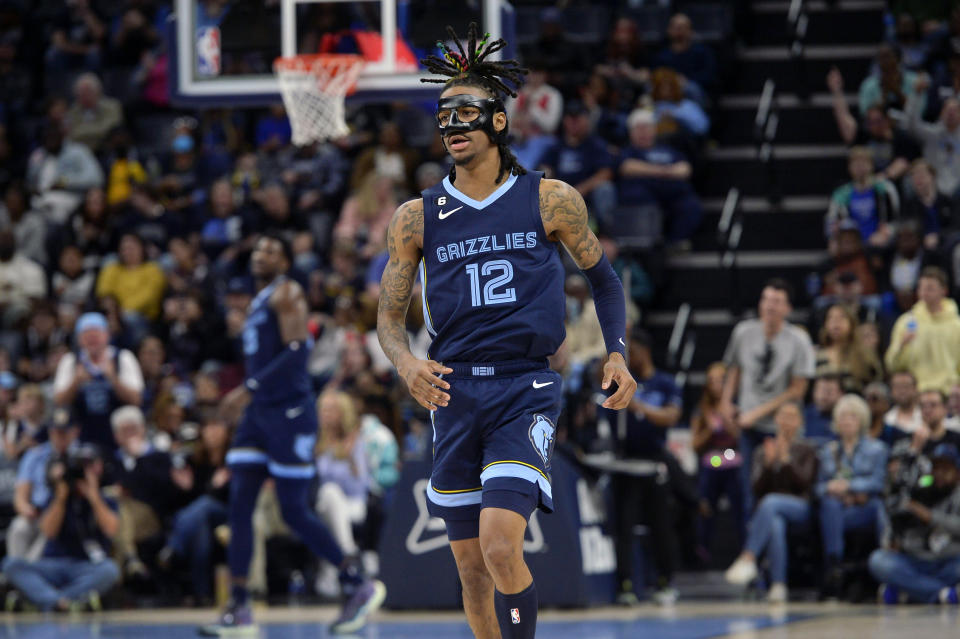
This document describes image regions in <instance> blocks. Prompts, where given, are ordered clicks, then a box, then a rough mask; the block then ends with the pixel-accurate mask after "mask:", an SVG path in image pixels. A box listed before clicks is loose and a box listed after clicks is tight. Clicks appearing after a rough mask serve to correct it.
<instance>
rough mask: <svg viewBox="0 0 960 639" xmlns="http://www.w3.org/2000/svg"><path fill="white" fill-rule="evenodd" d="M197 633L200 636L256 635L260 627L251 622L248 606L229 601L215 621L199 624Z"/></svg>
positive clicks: (251, 616)
mask: <svg viewBox="0 0 960 639" xmlns="http://www.w3.org/2000/svg"><path fill="white" fill-rule="evenodd" d="M197 633H198V634H199V635H200V636H202V637H256V636H259V634H260V628H258V627H257V624H255V623H253V615H252V614H251V612H250V606H248V605H243V606H237V605H235V604H233V603H232V602H231V603H229V604H227V609H226V610H224V611H223V614H221V615H220V620H219V621H218V622H217V623H213V624H210V625H209V626H201V627H200V628H198V629H197Z"/></svg>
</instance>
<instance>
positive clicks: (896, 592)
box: [877, 584, 906, 606]
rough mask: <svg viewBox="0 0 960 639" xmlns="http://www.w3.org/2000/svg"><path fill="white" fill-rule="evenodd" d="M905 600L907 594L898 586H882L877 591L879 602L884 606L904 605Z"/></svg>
mask: <svg viewBox="0 0 960 639" xmlns="http://www.w3.org/2000/svg"><path fill="white" fill-rule="evenodd" d="M905 600H906V593H901V592H900V589H899V588H897V587H896V586H891V585H890V584H880V588H878V589H877V602H879V603H882V604H884V605H887V606H896V605H897V604H901V603H904V601H905Z"/></svg>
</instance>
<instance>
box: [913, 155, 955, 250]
mask: <svg viewBox="0 0 960 639" xmlns="http://www.w3.org/2000/svg"><path fill="white" fill-rule="evenodd" d="M936 176H937V172H936V169H934V168H933V166H932V165H931V164H930V163H929V162H927V161H926V160H923V159H921V160H914V161H913V163H912V164H911V165H910V184H911V186H912V187H913V192H912V193H911V194H910V195H908V196H907V198H906V199H905V200H904V203H903V214H902V217H903V218H905V219H907V220H914V221H915V222H916V223H917V224H919V226H920V229H921V230H922V233H923V246H924V248H926V249H927V250H930V251H933V250H936V249H937V248H938V247H939V246H940V235H941V233H942V234H944V235H947V234H954V233H956V232H957V231H958V230H960V211H957V202H956V201H955V200H954V199H953V198H950V197H947V196H946V195H944V194H943V193H941V192H940V191H939V190H938V189H937V184H936ZM944 239H945V240H948V239H949V238H948V237H945V238H944Z"/></svg>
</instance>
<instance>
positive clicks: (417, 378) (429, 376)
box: [397, 355, 453, 410]
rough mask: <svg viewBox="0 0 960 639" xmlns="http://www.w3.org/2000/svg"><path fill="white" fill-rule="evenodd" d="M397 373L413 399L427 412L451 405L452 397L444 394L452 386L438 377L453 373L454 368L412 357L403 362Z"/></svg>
mask: <svg viewBox="0 0 960 639" xmlns="http://www.w3.org/2000/svg"><path fill="white" fill-rule="evenodd" d="M397 372H399V373H400V377H402V378H403V381H405V382H406V383H407V388H409V389H410V394H411V395H413V398H414V399H415V400H417V403H418V404H420V405H421V406H423V407H424V408H426V409H427V410H437V408H439V407H440V406H446V405H447V404H449V403H450V395H448V394H447V393H444V392H443V391H445V390H450V384H448V383H447V382H445V381H443V380H442V379H440V377H438V376H439V375H446V374H449V373H452V372H453V369H452V368H449V367H447V366H444V365H443V364H441V363H439V362H435V361H433V360H432V359H428V360H424V359H417V358H416V357H414V356H412V355H410V356H409V357H408V358H407V359H406V360H404V361H403V362H401V364H400V367H399V368H398V370H397Z"/></svg>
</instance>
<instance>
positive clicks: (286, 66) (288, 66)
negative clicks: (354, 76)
mask: <svg viewBox="0 0 960 639" xmlns="http://www.w3.org/2000/svg"><path fill="white" fill-rule="evenodd" d="M363 62H364V61H363V56H359V55H355V54H352V53H304V54H301V55H295V56H290V57H287V58H285V57H279V58H276V59H275V60H274V61H273V69H274V71H276V72H280V71H305V72H310V71H311V70H312V69H313V68H315V66H316V65H317V64H319V65H321V66H323V67H325V68H327V69H332V70H333V72H332V73H331V74H330V77H334V76H337V75H340V73H343V72H344V71H347V70H352V69H353V68H355V67H357V66H361V65H363ZM355 90H356V82H354V83H352V84H351V85H350V88H348V89H347V92H346V95H352V94H353V92H354V91H355Z"/></svg>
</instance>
